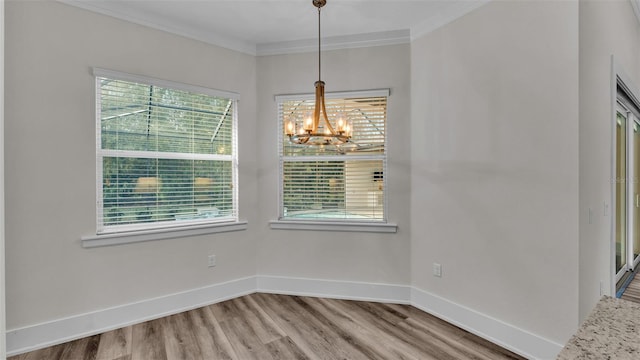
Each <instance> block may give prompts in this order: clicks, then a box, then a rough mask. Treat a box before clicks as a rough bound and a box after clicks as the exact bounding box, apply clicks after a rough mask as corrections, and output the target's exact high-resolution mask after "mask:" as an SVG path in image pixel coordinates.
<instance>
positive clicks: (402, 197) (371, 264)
mask: <svg viewBox="0 0 640 360" xmlns="http://www.w3.org/2000/svg"><path fill="white" fill-rule="evenodd" d="M409 52H410V50H409V45H408V44H405V45H394V46H381V47H371V48H359V49H350V50H336V51H327V52H323V59H322V74H323V80H324V81H325V82H326V91H327V92H332V91H348V90H368V89H380V88H390V89H391V96H390V97H389V100H388V116H387V118H388V130H387V131H388V139H389V140H388V171H387V174H385V181H387V180H388V182H387V186H388V188H387V191H388V199H389V216H388V217H389V220H390V221H392V222H396V223H397V224H398V233H397V234H372V233H349V232H325V231H291V230H270V229H269V225H268V221H269V220H275V219H277V217H278V205H277V204H278V197H277V189H278V148H277V142H276V141H274V139H275V137H276V136H277V134H278V129H277V125H278V119H277V110H276V103H275V101H274V96H275V95H278V94H295V93H312V92H313V91H314V87H313V84H314V82H315V81H316V80H317V73H318V72H317V66H318V60H317V54H316V53H308V54H293V55H277V56H263V57H258V60H257V65H258V67H257V68H258V70H257V74H258V81H257V82H258V124H259V126H258V132H259V133H260V134H262V135H264V137H263V138H262V141H260V153H259V155H258V159H259V164H260V169H259V171H258V183H259V193H260V197H259V198H258V204H259V206H260V211H259V213H260V218H259V221H258V222H257V223H256V224H255V226H256V227H258V228H259V231H260V232H261V236H260V238H259V239H257V241H258V254H259V255H258V261H259V263H258V273H259V274H261V275H276V276H293V277H303V278H313V279H328V280H343V281H363V282H373V283H387V284H403V285H406V284H408V283H409V281H410V280H409V263H408V259H409V227H410V224H409V202H410V193H409V176H408V175H409V153H410V146H409V142H408V139H409V134H410V128H409V87H410V85H409V83H410V79H409V68H410V66H409Z"/></svg>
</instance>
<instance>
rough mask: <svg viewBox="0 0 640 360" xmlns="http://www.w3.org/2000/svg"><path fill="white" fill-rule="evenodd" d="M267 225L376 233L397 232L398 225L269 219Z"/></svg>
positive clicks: (280, 227) (290, 228) (276, 227)
mask: <svg viewBox="0 0 640 360" xmlns="http://www.w3.org/2000/svg"><path fill="white" fill-rule="evenodd" d="M269 227H270V228H271V229H276V230H318V231H347V232H376V233H396V232H398V225H397V224H395V223H389V222H348V221H344V222H343V221H309V220H271V221H269Z"/></svg>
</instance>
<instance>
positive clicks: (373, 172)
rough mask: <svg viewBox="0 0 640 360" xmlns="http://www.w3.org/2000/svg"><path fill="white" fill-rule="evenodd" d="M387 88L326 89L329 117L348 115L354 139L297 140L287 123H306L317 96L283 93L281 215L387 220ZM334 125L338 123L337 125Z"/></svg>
mask: <svg viewBox="0 0 640 360" xmlns="http://www.w3.org/2000/svg"><path fill="white" fill-rule="evenodd" d="M388 93H389V92H388V90H375V91H367V92H349V93H340V94H337V93H336V94H326V108H327V113H328V114H329V118H330V121H333V120H332V119H335V118H337V117H342V118H345V119H346V120H347V123H348V124H349V125H350V128H351V129H352V138H351V140H350V142H349V143H346V144H343V145H339V146H334V145H326V146H310V145H297V144H293V143H291V142H289V139H288V137H287V136H286V135H284V124H287V123H289V122H293V123H295V125H296V126H295V128H296V129H299V128H301V127H302V122H303V121H304V120H303V119H304V118H305V117H306V116H308V114H310V113H312V112H313V107H314V104H315V101H314V98H313V95H309V96H300V95H297V96H296V95H294V96H278V97H277V98H276V100H277V102H278V117H279V124H280V134H281V135H280V149H279V152H280V216H279V219H280V220H307V221H309V220H311V221H333V222H335V221H349V222H385V221H386V211H385V209H386V201H385V181H384V179H385V173H386V150H385V144H386V119H387V97H388ZM332 125H333V126H334V127H335V126H336V125H335V124H332Z"/></svg>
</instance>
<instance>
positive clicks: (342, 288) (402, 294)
mask: <svg viewBox="0 0 640 360" xmlns="http://www.w3.org/2000/svg"><path fill="white" fill-rule="evenodd" d="M257 283H258V287H257V292H262V293H271V294H284V295H298V296H314V297H323V298H330V299H347V300H362V301H372V302H387V303H394V304H409V296H410V288H409V286H408V285H392V284H378V283H367V282H357V281H342V280H321V279H308V278H293V277H286V276H270V275H259V276H258V281H257Z"/></svg>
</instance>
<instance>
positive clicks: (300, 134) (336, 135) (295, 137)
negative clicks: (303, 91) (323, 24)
mask: <svg viewBox="0 0 640 360" xmlns="http://www.w3.org/2000/svg"><path fill="white" fill-rule="evenodd" d="M326 4H327V0H313V6H315V7H317V8H318V81H316V82H315V87H316V98H315V99H316V101H315V106H314V109H313V117H311V116H308V117H306V118H305V119H304V121H303V122H302V126H301V127H300V129H298V131H296V123H295V120H292V119H289V120H288V121H287V122H286V124H285V133H286V134H287V136H288V137H289V141H290V142H291V143H294V144H304V145H341V144H344V143H346V142H348V141H349V139H350V138H351V132H352V129H351V126H350V125H349V124H348V123H347V121H346V120H345V119H344V118H342V117H340V118H338V119H337V120H336V123H335V128H334V127H333V126H331V123H330V122H329V118H328V117H327V109H326V106H325V104H324V81H322V78H321V76H320V75H321V61H322V60H321V49H320V44H321V43H320V9H321V8H322V7H323V6H325V5H326ZM320 119H322V120H323V121H324V122H323V123H322V124H321V123H320Z"/></svg>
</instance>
